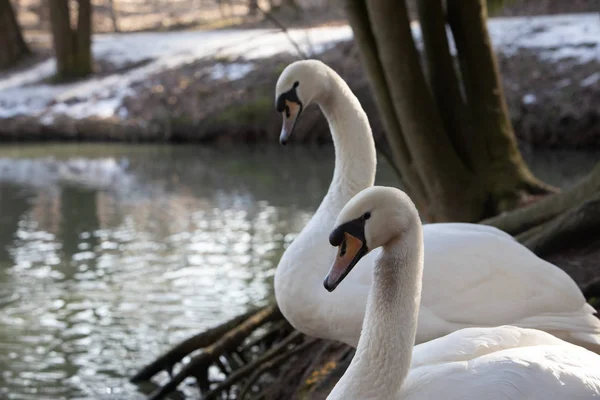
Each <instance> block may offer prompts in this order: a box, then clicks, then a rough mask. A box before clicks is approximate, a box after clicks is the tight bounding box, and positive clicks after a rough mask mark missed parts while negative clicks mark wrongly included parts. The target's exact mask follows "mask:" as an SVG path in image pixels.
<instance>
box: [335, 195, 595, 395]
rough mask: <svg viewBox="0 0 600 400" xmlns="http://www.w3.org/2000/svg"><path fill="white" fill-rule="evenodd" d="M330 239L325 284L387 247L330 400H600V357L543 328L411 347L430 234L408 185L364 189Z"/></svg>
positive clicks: (481, 332) (476, 333)
mask: <svg viewBox="0 0 600 400" xmlns="http://www.w3.org/2000/svg"><path fill="white" fill-rule="evenodd" d="M361 216H362V217H361ZM365 216H368V218H366V217H365ZM330 242H331V244H332V245H334V246H338V247H339V252H338V255H337V256H335V257H334V260H335V261H334V263H333V266H332V267H331V270H330V272H329V274H328V276H327V277H326V279H325V282H324V285H325V287H326V288H327V289H328V290H337V288H342V287H343V285H344V284H345V283H344V282H341V281H342V280H344V277H345V276H346V274H348V273H350V275H348V276H351V274H352V273H353V272H352V273H351V272H350V271H351V270H352V269H353V268H354V266H355V265H357V264H358V266H357V267H356V269H357V270H358V269H359V268H360V262H357V259H360V258H361V254H363V253H364V252H363V253H361V252H360V251H357V250H356V249H358V248H359V247H361V246H362V248H361V249H360V250H361V251H362V250H364V251H370V250H371V249H373V248H376V247H382V248H383V250H382V251H381V252H380V255H379V258H378V260H377V261H376V264H375V266H374V268H372V269H371V272H372V274H373V284H372V289H371V293H370V295H369V298H368V300H367V306H366V313H365V320H364V323H363V329H362V334H361V337H360V340H359V342H358V347H357V350H356V355H355V356H354V358H353V360H352V362H351V364H350V366H349V367H348V369H347V371H346V373H345V374H344V375H343V376H342V378H341V379H340V380H339V382H338V383H337V385H336V386H335V387H334V389H333V390H332V392H331V393H330V395H329V397H328V399H330V400H334V399H373V400H375V399H381V400H393V399H411V400H413V399H449V400H459V399H460V400H462V399H489V400H495V399H498V400H500V399H502V400H508V399H530V400H534V399H540V400H541V399H544V400H553V399H556V400H558V399H561V400H562V399H593V398H600V356H599V355H597V354H595V353H592V352H590V351H588V350H586V349H584V348H582V347H579V346H576V345H573V344H571V343H567V342H565V341H563V340H560V339H558V338H556V337H554V336H552V335H550V334H548V333H546V332H542V331H539V330H533V329H524V328H519V327H514V326H500V327H492V328H466V329H461V330H458V331H455V332H453V333H451V334H449V335H447V336H444V337H441V338H437V339H435V340H432V341H430V342H427V343H424V344H420V345H418V346H416V347H414V349H413V347H412V346H413V344H414V341H415V336H416V331H417V318H418V317H417V315H418V308H419V302H420V296H421V278H422V273H423V233H422V230H421V223H420V221H419V218H418V213H417V211H416V207H415V206H414V204H413V203H412V201H410V199H409V198H408V196H406V195H405V194H404V193H403V192H401V191H400V190H398V189H394V188H383V187H371V188H368V189H365V190H364V191H362V192H360V193H359V194H358V195H357V196H356V197H355V198H353V199H352V200H351V201H350V202H349V203H348V204H347V206H346V207H344V208H343V210H342V212H341V213H340V218H338V221H337V223H336V224H335V229H334V231H333V232H332V234H331V235H330ZM338 284H339V285H340V286H339V287H338V286H337V285H338ZM333 293H335V291H334V292H333Z"/></svg>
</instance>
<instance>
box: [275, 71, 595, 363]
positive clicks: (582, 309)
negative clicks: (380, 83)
mask: <svg viewBox="0 0 600 400" xmlns="http://www.w3.org/2000/svg"><path fill="white" fill-rule="evenodd" d="M276 102H277V108H278V110H279V111H280V112H282V114H283V120H284V124H283V130H282V133H281V138H280V141H281V142H282V143H285V142H286V141H287V139H288V138H289V135H290V133H291V131H292V129H293V126H294V124H295V122H296V119H297V117H298V115H299V114H300V113H301V111H302V109H303V108H304V107H306V106H307V105H308V104H310V103H317V104H318V105H319V106H320V107H321V109H322V111H323V113H324V115H325V117H326V119H327V121H328V123H329V127H330V130H331V134H332V138H333V142H334V147H335V153H336V158H335V169H334V174H333V179H332V182H331V185H330V187H329V190H328V192H327V194H326V195H325V197H324V199H323V201H322V202H321V204H320V206H319V207H318V209H317V211H316V212H315V214H314V216H313V217H312V219H311V220H310V221H309V222H308V224H307V225H306V226H305V228H304V229H303V230H302V232H301V233H300V234H299V235H298V236H297V237H296V238H295V240H294V241H293V242H292V243H291V244H290V246H289V247H288V248H287V249H286V251H285V253H284V254H283V256H282V258H281V260H280V262H279V265H278V267H277V270H276V273H275V296H276V299H277V303H278V305H279V307H280V309H281V311H282V313H283V315H284V316H285V318H286V319H287V320H288V321H289V322H290V323H291V324H292V325H293V326H294V327H295V328H296V329H298V330H299V331H301V332H303V333H306V334H308V335H311V336H315V337H320V338H325V339H333V340H338V341H342V342H344V343H347V344H349V345H350V346H353V347H356V346H357V344H358V339H359V336H360V332H361V327H362V321H363V318H364V313H365V305H366V304H367V297H368V293H369V290H370V287H371V284H372V270H373V267H374V265H375V259H376V258H377V256H378V254H379V250H376V251H372V252H370V253H369V254H368V255H367V256H365V257H364V258H363V259H362V260H361V261H360V266H359V267H358V268H357V271H355V272H354V273H353V274H351V275H350V277H349V278H348V279H347V281H346V282H345V284H344V285H343V286H341V287H340V288H339V289H337V290H336V291H335V292H334V293H331V294H328V293H325V292H324V291H323V290H321V289H320V288H319V286H320V283H321V279H322V277H323V274H324V273H325V271H327V268H328V267H329V265H328V260H329V259H330V258H331V257H333V255H334V249H333V248H332V247H331V246H329V245H328V244H327V243H326V238H327V236H328V235H329V233H330V230H331V228H332V227H333V224H334V223H335V220H336V217H337V215H338V214H339V212H340V210H341V209H342V208H343V207H344V205H345V204H346V203H347V202H348V201H349V200H350V199H351V198H352V197H353V196H354V195H356V194H357V193H358V192H359V191H361V190H363V189H365V188H367V187H370V186H372V185H373V184H374V180H375V171H376V154H375V144H374V141H373V137H372V134H371V128H370V125H369V121H368V118H367V116H366V114H365V112H364V111H363V109H362V107H361V105H360V103H359V101H358V99H357V98H356V97H355V96H354V95H353V93H352V91H351V90H350V88H349V87H348V85H347V84H346V83H345V82H344V81H343V80H342V78H341V77H340V76H339V75H338V74H337V73H335V72H334V71H333V70H332V69H330V68H329V67H327V66H326V65H325V64H323V63H321V62H319V61H315V60H307V61H298V62H295V63H293V64H290V65H289V66H288V67H287V68H286V69H285V70H284V71H283V72H282V74H281V76H280V78H279V80H278V82H277V87H276ZM423 237H424V241H425V250H424V251H425V269H424V272H423V296H422V301H421V307H420V312H419V319H418V329H417V334H416V335H417V336H416V342H417V343H422V342H425V341H428V340H432V339H435V338H438V337H441V336H444V335H447V334H448V333H451V332H453V331H456V330H458V329H462V328H466V327H473V326H479V327H486V326H488V327H492V326H499V325H507V324H509V325H517V326H520V327H524V328H536V329H540V330H544V331H547V332H549V333H552V334H553V335H555V336H557V337H560V338H562V339H564V340H567V341H569V342H572V343H575V344H579V345H582V346H585V347H587V348H589V349H591V350H593V351H596V352H599V351H600V320H598V319H597V318H596V317H595V316H594V313H595V310H594V309H593V308H592V307H591V306H590V305H589V304H587V303H586V301H585V298H584V296H583V294H582V293H581V291H580V290H579V288H578V287H577V285H576V284H575V282H574V281H573V280H572V279H571V278H570V277H569V276H568V275H567V274H566V273H565V272H564V271H562V270H561V269H559V268H557V267H556V266H554V265H552V264H550V263H548V262H546V261H544V260H542V259H540V258H538V257H537V256H536V255H535V254H533V253H532V252H531V251H529V250H528V249H527V248H525V247H524V246H522V245H521V244H519V243H518V242H517V241H515V240H514V238H512V236H510V235H508V234H506V233H504V232H502V231H500V230H498V229H496V228H493V227H490V226H484V225H479V224H468V223H436V224H426V225H424V227H423ZM350 304H351V305H352V306H351V307H349V305H350Z"/></svg>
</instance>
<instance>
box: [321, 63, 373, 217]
mask: <svg viewBox="0 0 600 400" xmlns="http://www.w3.org/2000/svg"><path fill="white" fill-rule="evenodd" d="M329 76H330V79H331V85H330V91H329V94H328V96H327V97H326V99H324V100H322V101H320V102H319V105H320V107H321V110H322V111H323V114H324V115H325V118H326V119H327V122H328V123H329V129H330V130H331V136H332V139H333V145H334V148H335V169H334V173H333V179H332V181H331V185H330V187H329V192H328V193H331V194H341V195H342V196H341V197H343V199H342V203H343V204H342V206H343V205H344V204H345V203H346V202H347V201H348V200H350V198H352V196H354V195H355V194H356V193H358V192H360V191H361V190H363V189H365V188H367V187H369V186H373V184H374V182H375V172H376V169H377V158H376V152H375V141H374V140H373V134H372V132H371V125H370V124H369V119H368V117H367V114H366V113H365V111H364V110H363V108H362V106H361V104H360V102H359V101H358V99H357V98H356V96H355V95H354V93H352V91H351V90H350V88H349V87H348V85H347V84H346V82H344V80H343V79H341V78H340V77H339V76H338V75H337V74H332V73H330V74H329Z"/></svg>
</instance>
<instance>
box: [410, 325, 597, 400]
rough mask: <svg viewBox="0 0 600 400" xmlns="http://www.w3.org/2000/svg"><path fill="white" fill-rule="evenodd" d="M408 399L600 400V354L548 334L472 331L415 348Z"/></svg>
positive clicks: (502, 329) (513, 329)
mask: <svg viewBox="0 0 600 400" xmlns="http://www.w3.org/2000/svg"><path fill="white" fill-rule="evenodd" d="M403 393H404V396H405V397H403V398H406V399H417V398H418V399H423V398H426V399H429V398H431V399H433V398H444V399H450V400H452V399H466V398H473V399H491V400H494V399H505V400H506V399H590V398H597V397H600V356H598V355H596V354H594V353H592V352H590V351H588V350H585V349H583V348H582V347H579V346H575V345H572V344H570V343H566V342H564V341H562V340H560V339H558V338H555V337H553V336H552V335H549V334H547V333H545V332H541V331H537V330H532V329H521V328H517V327H513V326H501V327H495V328H468V329H463V330H460V331H457V332H453V333H452V334H449V335H447V336H445V337H442V338H439V339H436V340H433V341H431V342H428V343H425V344H422V345H419V346H417V347H415V349H414V353H413V361H412V365H411V371H410V373H409V375H408V377H407V378H406V381H405V383H404V386H403Z"/></svg>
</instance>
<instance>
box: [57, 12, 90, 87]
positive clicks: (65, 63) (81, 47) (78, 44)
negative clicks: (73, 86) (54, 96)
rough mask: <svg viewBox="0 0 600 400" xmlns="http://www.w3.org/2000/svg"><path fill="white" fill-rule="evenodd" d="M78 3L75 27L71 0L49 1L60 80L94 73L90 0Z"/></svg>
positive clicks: (58, 77)
mask: <svg viewBox="0 0 600 400" xmlns="http://www.w3.org/2000/svg"><path fill="white" fill-rule="evenodd" d="M77 3H78V5H79V8H78V13H77V26H76V27H75V28H72V27H71V16H70V12H69V2H68V0H49V5H50V22H51V26H52V38H53V42H54V52H55V55H56V77H57V79H58V80H69V79H77V78H82V77H85V76H87V75H89V74H91V73H92V6H91V3H90V0H78V1H77Z"/></svg>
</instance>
